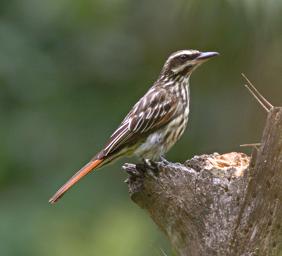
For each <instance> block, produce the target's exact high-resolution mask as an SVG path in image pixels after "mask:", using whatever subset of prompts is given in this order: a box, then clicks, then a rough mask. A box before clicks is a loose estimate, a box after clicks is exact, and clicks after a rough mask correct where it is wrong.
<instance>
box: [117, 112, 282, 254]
mask: <svg viewBox="0 0 282 256" xmlns="http://www.w3.org/2000/svg"><path fill="white" fill-rule="evenodd" d="M123 168H124V169H125V170H126V171H127V172H128V174H129V178H128V179H127V183H128V187H129V193H130V196H131V199H132V200H133V201H134V202H135V203H136V204H138V205H139V206H140V207H141V208H144V209H145V210H146V211H148V212H149V214H150V216H151V218H152V219H153V220H154V222H155V223H156V224H157V225H158V226H159V227H160V229H161V230H162V231H163V232H164V233H165V234H166V236H167V237H168V239H169V241H170V243H171V245H172V246H173V248H174V249H175V251H176V253H177V254H178V255H180V256H198V255H226V256H228V255H230V256H237V255H238V256H239V255H240V256H241V255H242V256H251V255H252V256H254V255H259V256H260V255H261V256H267V255H275V256H276V255H277V256H279V255H282V227H281V226H282V108H277V107H276V108H272V109H271V111H270V112H269V114H268V118H267V122H266V126H265V129H264V132H263V136H262V140H261V146H260V147H259V148H258V149H255V148H254V150H253V154H252V157H251V158H250V157H248V156H247V155H245V154H243V153H236V152H232V153H227V154H223V155H220V154H217V153H214V154H211V155H201V156H195V157H193V158H192V159H190V160H187V161H186V162H185V163H184V164H180V163H170V162H167V161H165V160H163V161H161V162H157V163H156V162H151V161H146V162H144V163H143V164H137V165H134V164H125V165H124V166H123Z"/></svg>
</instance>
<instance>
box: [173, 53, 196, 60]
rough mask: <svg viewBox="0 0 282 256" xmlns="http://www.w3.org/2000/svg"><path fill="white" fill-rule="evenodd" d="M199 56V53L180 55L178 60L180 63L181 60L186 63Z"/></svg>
mask: <svg viewBox="0 0 282 256" xmlns="http://www.w3.org/2000/svg"><path fill="white" fill-rule="evenodd" d="M199 55H200V53H193V54H189V55H188V54H182V55H180V56H179V57H178V58H179V59H180V60H182V61H183V60H185V61H187V60H193V59H195V58H197V57H198V56H199Z"/></svg>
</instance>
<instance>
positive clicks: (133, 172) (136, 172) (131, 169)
mask: <svg viewBox="0 0 282 256" xmlns="http://www.w3.org/2000/svg"><path fill="white" fill-rule="evenodd" d="M122 169H123V170H125V171H126V172H127V174H128V175H130V176H135V177H140V176H142V175H143V173H141V172H140V168H138V165H136V164H130V163H125V164H124V165H123V166H122Z"/></svg>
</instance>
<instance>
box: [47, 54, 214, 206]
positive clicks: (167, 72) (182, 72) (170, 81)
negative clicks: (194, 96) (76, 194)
mask: <svg viewBox="0 0 282 256" xmlns="http://www.w3.org/2000/svg"><path fill="white" fill-rule="evenodd" d="M217 55H219V53H218V52H201V51H198V50H180V51H176V52H174V53H172V54H171V55H170V56H169V57H168V59H167V60H166V61H165V63H164V66H163V68H162V69H161V72H160V75H159V77H158V79H157V80H156V81H155V83H154V84H153V85H152V87H150V88H149V90H148V91H147V92H146V93H145V95H144V96H143V97H142V98H140V100H139V101H138V102H137V103H136V104H135V105H134V106H133V108H132V109H131V110H130V111H129V113H128V114H127V115H126V117H125V118H124V119H123V121H122V122H121V124H120V125H119V126H118V128H117V129H116V130H115V131H114V133H113V134H112V135H111V136H110V138H109V140H108V141H107V143H106V144H105V146H104V147H103V148H102V150H101V151H100V152H98V154H96V155H95V156H94V157H93V158H92V159H91V160H90V161H89V162H88V163H87V164H86V165H84V166H83V167H82V168H81V169H80V170H79V171H77V172H76V173H75V174H74V175H73V176H72V177H71V178H70V179H69V180H68V181H67V182H66V183H65V184H64V185H63V186H62V187H61V188H60V189H59V190H58V191H57V192H56V193H55V194H54V195H53V196H52V197H51V198H50V200H49V203H51V204H54V203H55V202H57V201H58V200H59V199H60V198H61V197H62V196H63V195H64V194H65V193H66V192H67V191H68V190H69V189H70V188H71V187H72V186H73V185H74V184H76V183H77V182H78V181H79V180H80V179H81V178H83V177H84V176H85V175H87V174H88V173H90V172H91V171H93V170H95V169H98V168H101V167H102V166H104V165H107V164H109V163H111V162H113V161H114V160H116V159H118V158H120V157H124V156H132V155H135V156H137V157H138V158H140V159H143V160H145V159H149V160H152V161H155V160H158V159H162V158H163V157H164V155H165V153H166V152H167V151H168V150H169V149H170V148H171V147H172V146H173V145H174V144H175V143H176V142H177V141H178V140H179V138H180V137H181V136H182V134H183V133H184V130H185V128H186V126H187V123H188V116H189V102H190V92H189V80H190V76H191V74H192V72H193V71H194V70H195V69H196V68H197V67H199V66H200V65H201V64H202V63H204V62H206V61H207V60H209V59H210V58H212V57H214V56H217Z"/></svg>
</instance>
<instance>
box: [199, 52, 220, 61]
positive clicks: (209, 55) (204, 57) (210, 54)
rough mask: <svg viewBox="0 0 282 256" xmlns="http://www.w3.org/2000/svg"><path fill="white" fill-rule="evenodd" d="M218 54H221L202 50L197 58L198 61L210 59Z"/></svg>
mask: <svg viewBox="0 0 282 256" xmlns="http://www.w3.org/2000/svg"><path fill="white" fill-rule="evenodd" d="M217 55H219V53H218V52H201V53H200V55H199V56H198V57H197V58H196V61H204V60H208V59H210V58H212V57H215V56H217Z"/></svg>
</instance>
